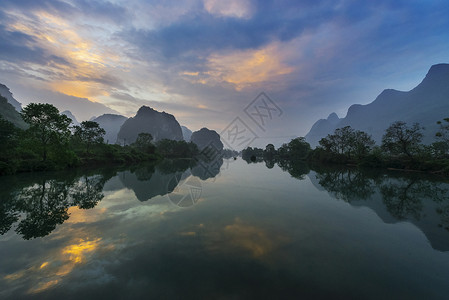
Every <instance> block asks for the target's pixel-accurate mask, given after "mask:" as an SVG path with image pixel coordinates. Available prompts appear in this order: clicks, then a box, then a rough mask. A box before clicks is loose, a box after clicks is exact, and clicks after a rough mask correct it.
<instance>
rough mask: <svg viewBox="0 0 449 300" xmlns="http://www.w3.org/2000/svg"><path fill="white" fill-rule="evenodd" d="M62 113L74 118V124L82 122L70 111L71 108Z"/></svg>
mask: <svg viewBox="0 0 449 300" xmlns="http://www.w3.org/2000/svg"><path fill="white" fill-rule="evenodd" d="M61 114H63V115H66V116H67V117H69V118H70V119H71V120H72V123H73V125H76V126H78V125H79V124H80V122H78V120H77V119H76V117H75V116H74V115H73V114H72V113H71V112H70V110H64V111H63V112H62V113H61Z"/></svg>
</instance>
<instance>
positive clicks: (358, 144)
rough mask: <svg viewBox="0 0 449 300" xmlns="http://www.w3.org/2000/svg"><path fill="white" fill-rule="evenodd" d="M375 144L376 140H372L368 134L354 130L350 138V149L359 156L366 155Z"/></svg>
mask: <svg viewBox="0 0 449 300" xmlns="http://www.w3.org/2000/svg"><path fill="white" fill-rule="evenodd" d="M375 144H376V142H374V140H373V139H372V138H371V136H370V135H369V134H367V133H366V132H364V131H360V130H356V131H354V133H353V136H352V138H351V151H352V152H353V153H354V154H355V155H356V156H357V157H359V158H360V157H363V156H365V155H367V154H368V153H369V152H370V151H371V149H373V147H374V145H375Z"/></svg>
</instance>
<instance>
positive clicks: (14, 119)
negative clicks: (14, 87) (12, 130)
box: [0, 96, 27, 129]
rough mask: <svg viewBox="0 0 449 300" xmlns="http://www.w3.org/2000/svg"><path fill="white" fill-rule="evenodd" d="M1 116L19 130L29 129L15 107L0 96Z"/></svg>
mask: <svg viewBox="0 0 449 300" xmlns="http://www.w3.org/2000/svg"><path fill="white" fill-rule="evenodd" d="M0 116H2V117H3V118H4V119H5V120H7V121H9V122H11V123H13V124H14V125H15V126H17V127H19V128H22V129H24V128H26V127H27V125H26V123H25V122H24V121H23V120H22V117H21V116H20V114H19V113H18V112H17V110H15V108H14V106H12V105H11V104H10V103H8V100H7V99H6V98H5V97H3V96H0Z"/></svg>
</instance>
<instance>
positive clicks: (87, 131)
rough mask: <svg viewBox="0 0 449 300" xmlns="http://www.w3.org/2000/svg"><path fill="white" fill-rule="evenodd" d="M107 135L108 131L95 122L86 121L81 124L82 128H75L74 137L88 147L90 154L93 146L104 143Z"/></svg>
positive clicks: (87, 150)
mask: <svg viewBox="0 0 449 300" xmlns="http://www.w3.org/2000/svg"><path fill="white" fill-rule="evenodd" d="M105 134H106V131H105V130H104V129H103V128H101V127H100V125H99V124H98V123H97V122H94V121H84V122H81V124H80V126H74V136H75V137H76V138H78V139H79V140H80V141H81V143H83V144H84V145H85V146H86V152H87V153H89V150H90V148H91V146H92V145H94V144H101V143H103V142H104V140H103V137H104V135H105Z"/></svg>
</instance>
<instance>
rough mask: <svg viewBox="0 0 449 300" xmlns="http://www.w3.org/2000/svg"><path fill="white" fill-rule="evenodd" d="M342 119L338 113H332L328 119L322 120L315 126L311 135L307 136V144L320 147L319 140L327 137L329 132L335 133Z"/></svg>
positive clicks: (311, 130) (310, 132)
mask: <svg viewBox="0 0 449 300" xmlns="http://www.w3.org/2000/svg"><path fill="white" fill-rule="evenodd" d="M340 120H341V119H340V118H339V117H338V116H337V114H336V113H331V114H330V115H329V116H328V117H327V119H320V120H318V121H316V122H315V124H313V126H312V128H311V129H310V131H309V133H308V134H307V135H306V136H305V138H306V140H307V142H308V143H309V144H310V145H312V146H316V145H318V142H319V140H321V139H322V138H323V137H325V136H327V135H328V134H329V132H333V131H334V130H335V128H336V126H337V124H338V122H340Z"/></svg>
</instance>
